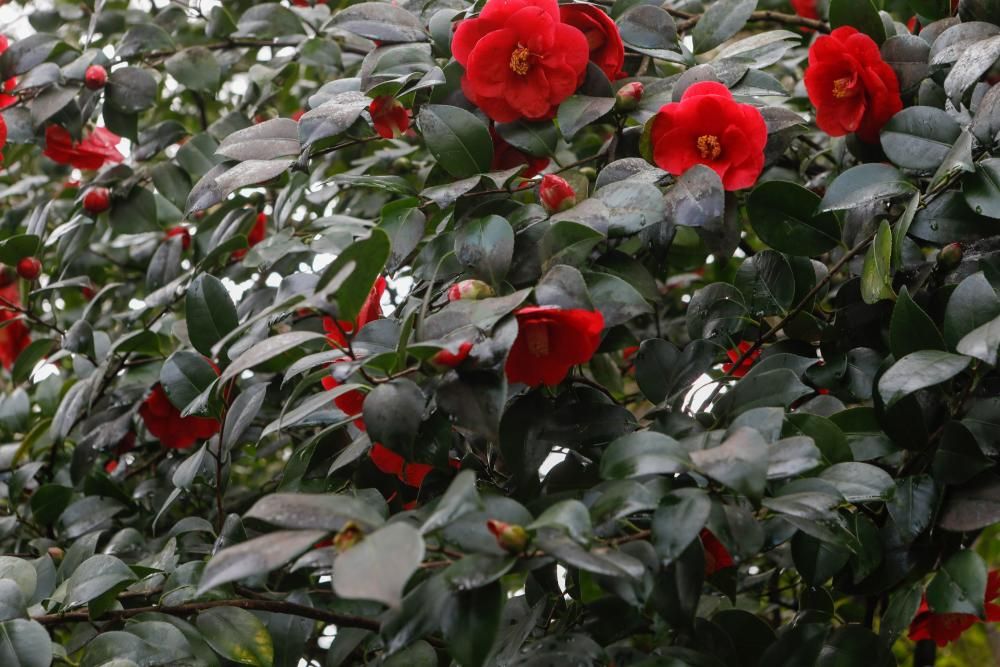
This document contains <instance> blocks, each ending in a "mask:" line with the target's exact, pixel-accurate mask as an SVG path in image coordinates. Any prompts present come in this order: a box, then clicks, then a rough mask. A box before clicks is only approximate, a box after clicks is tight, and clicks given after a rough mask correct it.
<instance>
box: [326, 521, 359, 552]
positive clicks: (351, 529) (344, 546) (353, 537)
mask: <svg viewBox="0 0 1000 667" xmlns="http://www.w3.org/2000/svg"><path fill="white" fill-rule="evenodd" d="M364 537H365V534H364V532H362V530H361V528H360V527H358V525H357V524H356V523H354V522H353V521H348V522H347V523H346V524H344V527H343V528H341V529H340V532H339V533H337V534H336V535H335V536H334V538H333V546H334V547H336V548H337V551H347V550H348V549H350V548H351V547H353V546H354V545H355V544H357V543H358V542H360V541H361V540H363V539H364Z"/></svg>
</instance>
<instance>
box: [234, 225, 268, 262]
mask: <svg viewBox="0 0 1000 667" xmlns="http://www.w3.org/2000/svg"><path fill="white" fill-rule="evenodd" d="M265 236H267V216H266V215H265V214H264V213H258V214H257V219H256V220H255V221H254V223H253V227H251V228H250V231H249V232H248V233H247V247H246V248H240V249H239V250H234V251H233V259H235V260H240V259H243V258H244V257H246V256H247V252H248V251H249V250H250V248H252V247H254V246H255V245H257V244H258V243H260V242H261V241H263V240H264V237H265Z"/></svg>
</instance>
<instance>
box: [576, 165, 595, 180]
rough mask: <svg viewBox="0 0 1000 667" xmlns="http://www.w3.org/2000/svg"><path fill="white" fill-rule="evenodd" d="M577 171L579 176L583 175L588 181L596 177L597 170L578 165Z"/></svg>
mask: <svg viewBox="0 0 1000 667" xmlns="http://www.w3.org/2000/svg"><path fill="white" fill-rule="evenodd" d="M579 172H580V175H581V176H583V177H585V178H586V179H587V180H589V181H592V180H594V179H595V178H597V170H596V169H594V168H593V167H580V169H579Z"/></svg>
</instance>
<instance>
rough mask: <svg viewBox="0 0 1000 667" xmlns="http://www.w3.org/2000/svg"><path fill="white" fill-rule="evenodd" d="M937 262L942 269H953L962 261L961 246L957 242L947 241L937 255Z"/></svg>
mask: <svg viewBox="0 0 1000 667" xmlns="http://www.w3.org/2000/svg"><path fill="white" fill-rule="evenodd" d="M937 261H938V264H939V265H940V266H941V268H942V269H948V270H951V269H954V268H955V267H956V266H958V265H959V264H960V263H961V262H962V246H961V244H959V243H949V244H948V245H946V246H945V247H943V248H941V252H939V253H938V256H937Z"/></svg>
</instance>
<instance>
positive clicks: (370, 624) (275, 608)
mask: <svg viewBox="0 0 1000 667" xmlns="http://www.w3.org/2000/svg"><path fill="white" fill-rule="evenodd" d="M216 607H237V608H239V609H247V610H252V611H270V612H273V613H276V614H289V615H291V616H300V617H302V618H311V619H313V620H315V621H322V622H324V623H330V624H334V625H339V626H342V627H346V628H363V629H365V630H371V631H372V632H378V629H379V622H378V621H377V620H376V619H374V618H367V617H364V616H353V615H350V614H341V613H338V612H333V611H327V610H325V609H317V608H315V607H307V606H306V605H302V604H295V603H294V602H284V601H282V600H206V601H204V602H189V603H187V604H180V605H174V606H159V605H151V606H148V607H133V608H131V609H118V610H114V611H109V612H107V613H106V614H104V615H103V616H101V617H100V619H91V617H90V613H89V612H88V611H87V610H86V609H81V610H78V611H68V612H64V613H59V614H44V615H42V616H34V617H32V619H31V620H33V621H36V622H38V623H41V624H42V625H59V624H61V623H78V622H89V621H92V620H101V621H121V620H124V619H127V618H132V617H133V616H138V615H140V614H145V613H149V612H156V613H160V614H168V615H170V616H190V615H191V614H196V613H198V612H201V611H205V610H207V609H214V608H216Z"/></svg>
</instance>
